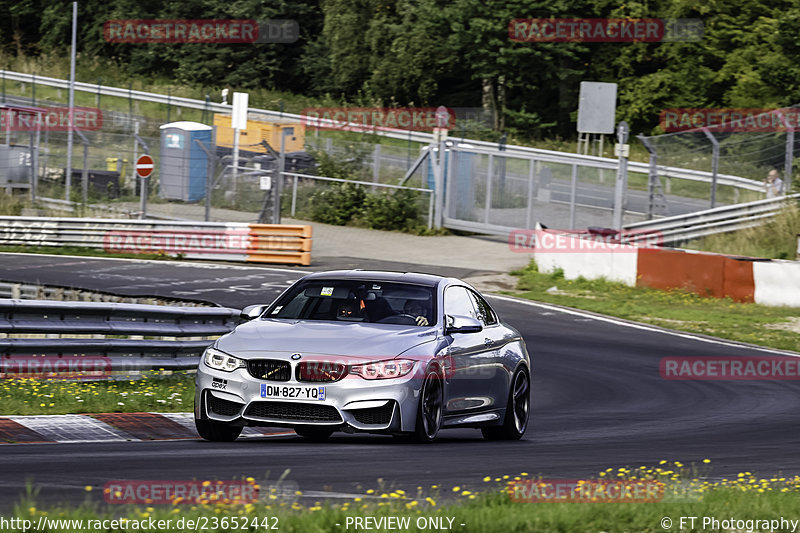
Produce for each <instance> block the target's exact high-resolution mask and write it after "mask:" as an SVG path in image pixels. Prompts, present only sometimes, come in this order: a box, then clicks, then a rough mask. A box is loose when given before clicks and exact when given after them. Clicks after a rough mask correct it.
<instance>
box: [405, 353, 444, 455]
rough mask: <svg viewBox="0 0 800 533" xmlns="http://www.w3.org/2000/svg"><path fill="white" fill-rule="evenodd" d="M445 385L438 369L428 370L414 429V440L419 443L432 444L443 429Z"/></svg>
mask: <svg viewBox="0 0 800 533" xmlns="http://www.w3.org/2000/svg"><path fill="white" fill-rule="evenodd" d="M443 385H444V383H443V380H442V377H441V375H440V374H439V373H438V372H437V371H436V369H432V368H431V369H428V370H427V371H426V372H425V379H424V380H423V381H422V388H421V389H420V391H419V406H418V407H417V423H416V426H415V427H414V434H413V439H414V441H415V442H419V443H430V442H433V441H435V440H436V435H437V434H438V433H439V429H440V428H441V427H442V416H443V414H444V387H443Z"/></svg>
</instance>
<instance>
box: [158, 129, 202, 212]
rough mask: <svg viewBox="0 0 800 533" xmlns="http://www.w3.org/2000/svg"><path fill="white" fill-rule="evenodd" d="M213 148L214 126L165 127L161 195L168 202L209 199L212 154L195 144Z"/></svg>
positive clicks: (162, 141) (162, 149)
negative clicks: (209, 159) (212, 129)
mask: <svg viewBox="0 0 800 533" xmlns="http://www.w3.org/2000/svg"><path fill="white" fill-rule="evenodd" d="M196 140H197V141H200V142H201V143H203V144H204V145H205V146H206V147H207V148H209V149H211V150H212V153H213V147H211V126H206V125H205V124H201V123H199V122H189V121H185V120H184V121H180V122H170V123H169V124H164V125H162V126H161V155H160V157H159V159H160V162H159V170H160V172H159V184H158V195H159V196H160V197H161V198H164V199H165V200H183V201H184V202H196V201H198V200H201V199H203V198H205V196H206V179H207V177H208V155H206V152H205V151H204V150H203V149H202V148H201V147H200V146H199V145H198V144H197V143H196V142H195V141H196Z"/></svg>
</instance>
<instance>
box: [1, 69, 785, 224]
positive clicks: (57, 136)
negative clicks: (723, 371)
mask: <svg viewBox="0 0 800 533" xmlns="http://www.w3.org/2000/svg"><path fill="white" fill-rule="evenodd" d="M66 99H67V93H66V91H65V90H62V89H55V88H52V87H37V86H36V85H32V84H30V83H28V84H25V83H20V82H13V83H12V82H8V83H5V80H3V91H2V102H0V103H2V104H5V105H16V106H27V107H34V108H50V107H61V108H63V107H64V106H65V101H66ZM206 103H208V100H206ZM77 106H82V107H92V108H95V109H96V110H97V111H98V112H99V113H100V115H101V116H102V123H101V125H100V126H98V127H96V128H94V129H81V130H80V131H76V132H74V134H73V152H72V160H71V166H72V172H71V173H69V175H67V172H66V167H67V145H68V132H67V131H65V130H63V129H62V130H52V129H47V128H45V129H41V130H40V131H37V132H35V139H34V134H33V133H32V132H31V131H11V130H5V131H0V142H2V145H0V187H6V188H12V187H16V186H17V185H19V188H20V189H24V188H25V187H24V185H25V184H26V183H32V184H35V185H36V187H35V188H34V190H32V191H30V193H31V194H32V195H34V196H35V197H36V198H37V199H42V198H52V199H55V200H59V201H64V200H71V201H73V202H77V203H82V204H87V203H88V204H103V205H109V206H112V207H114V208H115V209H117V211H116V212H117V213H121V212H126V211H127V212H129V213H130V216H138V215H139V214H140V213H141V211H142V209H143V206H146V207H145V209H146V210H147V213H148V215H150V216H157V217H162V218H175V219H194V220H202V219H205V218H208V219H209V220H230V221H249V222H253V221H257V220H262V221H271V220H274V217H272V216H270V214H271V213H272V209H273V201H272V195H273V194H275V189H277V188H278V185H282V190H281V193H280V194H281V199H282V203H281V205H282V209H281V211H282V213H281V214H282V215H283V216H294V217H297V218H305V219H309V218H310V219H315V220H329V221H330V220H333V221H335V223H343V222H342V220H345V222H344V223H357V224H365V225H372V226H373V227H376V226H377V227H383V226H384V222H383V220H384V219H385V218H387V217H388V216H389V215H388V214H387V210H389V209H390V208H393V209H395V211H397V210H398V207H399V206H397V205H394V206H392V205H391V202H392V201H395V203H396V202H397V201H399V200H400V199H402V200H403V201H405V202H407V203H408V204H409V206H408V209H407V212H406V214H407V215H408V216H411V217H412V218H414V220H415V221H416V222H415V223H416V224H418V225H422V226H427V224H428V220H429V217H430V209H429V204H430V201H431V198H432V194H430V193H423V192H419V191H410V190H409V191H406V192H404V193H402V194H396V190H394V189H391V190H388V189H387V188H384V187H380V185H396V184H398V183H402V184H403V185H404V186H407V187H411V188H412V189H428V190H432V189H434V182H435V180H434V169H433V167H432V165H431V161H430V159H421V156H424V155H425V154H426V153H427V152H426V151H427V150H428V149H430V147H429V145H428V144H427V142H425V143H423V142H421V141H420V140H419V139H416V138H415V136H414V135H412V133H411V132H409V134H408V138H407V139H403V138H399V137H397V136H395V137H393V138H387V137H378V136H377V135H374V134H369V133H353V132H347V131H341V130H326V129H317V128H312V127H308V128H306V127H305V125H304V124H302V123H301V122H298V120H297V118H296V117H292V116H288V115H287V117H285V119H284V118H280V117H279V118H277V119H276V118H275V117H274V116H266V115H264V116H260V115H259V112H258V111H252V110H251V113H250V115H249V117H248V118H249V120H250V121H251V122H253V123H254V124H256V125H257V127H256V129H255V130H253V129H251V128H250V126H249V123H248V130H247V131H246V132H245V131H243V132H242V134H241V137H240V142H239V151H238V159H237V160H236V161H234V159H236V158H235V155H234V148H233V141H232V135H231V133H230V131H231V130H230V128H229V125H230V112H229V111H228V112H223V111H219V110H218V109H217V111H216V112H212V111H211V108H210V107H208V108H206V109H194V108H187V107H179V106H177V105H171V104H169V103H167V104H164V103H155V102H152V101H144V100H143V101H139V100H137V99H136V98H133V97H129V98H125V97H122V96H104V95H101V94H100V91H99V90H98V92H97V94H92V93H87V92H78V93H76V107H77ZM201 107H202V106H201ZM176 121H187V122H193V123H198V124H202V125H204V126H203V129H204V131H205V130H208V131H211V130H212V129H211V126H216V128H215V130H214V131H215V133H213V132H212V133H209V136H208V137H203V138H202V139H200V138H196V137H195V136H194V133H192V131H190V130H191V127H190V129H189V130H186V131H185V132H183V130H181V132H182V133H180V135H177V136H176V134H175V133H174V132H173V133H169V131H167V130H163V129H162V127H163V126H164V125H165V124H167V123H174V122H176ZM226 124H227V126H226ZM184 127H186V126H185V125H184ZM183 133H185V134H186V135H183ZM287 133H288V134H287ZM454 133H455V134H458V133H459V132H458V131H457V130H456V131H455V132H454ZM461 134H462V136H463V135H464V134H466V132H461ZM171 135H172V136H171ZM789 137H790V134H787V133H786V132H783V133H780V132H772V133H713V132H712V135H711V136H709V135H708V134H707V133H706V132H696V131H695V132H682V133H675V134H667V135H662V136H655V137H640V139H642V140H643V142H645V143H646V144H648V145H649V147H650V148H651V150H652V152H653V154H655V162H653V160H652V158H651V163H653V164H652V165H651V166H650V167H649V168H648V166H646V165H643V164H641V163H638V164H637V165H633V164H632V165H631V167H630V168H629V172H628V175H627V181H626V187H625V191H624V195H623V204H624V205H623V206H622V210H623V213H624V216H623V221H624V222H625V223H629V222H634V221H638V220H642V219H644V218H647V217H649V216H652V215H668V214H683V213H689V212H694V211H698V210H702V209H706V208H708V207H710V206H711V202H712V197H713V201H714V202H716V204H717V205H722V204H727V203H736V202H743V201H748V200H753V199H758V198H761V197H763V196H764V193H763V191H761V190H760V187H759V186H754V185H753V183H756V182H752V181H751V180H761V179H763V176H765V175H766V172H767V171H768V170H769V169H770V168H772V167H778V168H779V169H783V167H784V166H785V163H786V161H787V157H789V155H788V154H790V153H791V154H792V155H794V154H795V149H794V144H793V142H791V143H790V141H791V139H789ZM32 143H33V144H34V146H35V149H33V150H32V149H31V144H32ZM282 143H286V146H284V150H283V151H284V154H285V157H286V163H285V170H286V171H288V172H293V173H296V174H300V175H302V176H299V175H290V176H289V177H287V178H286V179H285V180H283V182H282V183H278V182H277V181H276V180H275V179H274V177H275V175H276V170H277V169H278V166H279V157H278V154H277V153H276V152H278V151H280V150H281V147H282ZM472 143H473V142H472V141H469V140H465V139H461V140H460V141H459V140H458V139H457V138H452V137H451V139H450V140H448V141H447V143H446V144H445V146H446V150H448V151H449V152H452V156H450V155H448V157H446V158H445V159H446V160H447V165H449V166H448V167H447V168H445V171H444V175H445V177H446V180H445V183H444V185H443V190H442V191H441V192H442V194H441V196H442V197H443V200H442V203H443V205H442V209H443V213H444V225H445V226H447V227H452V228H456V229H466V230H470V231H484V230H486V229H487V228H489V229H491V230H492V231H493V232H497V231H501V230H502V229H503V228H506V229H507V228H525V227H533V225H534V224H535V223H536V222H540V223H543V224H545V225H548V226H550V227H559V228H585V227H588V226H602V227H610V226H612V224H613V221H612V218H613V210H614V207H615V206H614V187H615V181H616V161H614V160H609V159H603V158H591V157H588V158H587V157H584V156H574V155H572V154H566V153H559V152H548V151H543V150H540V151H536V150H532V149H523V148H520V147H505V146H503V145H491V146H487V145H486V143H474V144H472ZM787 143H790V144H791V149H790V150H788V151H787V149H786V146H787ZM145 152H147V153H149V154H150V155H151V156H152V157H153V158H154V160H155V169H154V172H153V174H152V176H151V177H150V178H148V179H146V180H144V183H145V184H146V185H147V189H146V195H145V200H146V202H144V203H143V202H142V198H141V197H140V194H141V184H142V180H141V179H139V178H137V177H136V173H135V169H134V164H135V161H136V158H137V157H138V156H140V155H141V154H143V153H145ZM178 152H180V153H178ZM208 153H210V154H211V155H212V159H213V161H212V164H211V165H209V164H208V163H207V161H208V158H207V154H208ZM579 159H580V160H579ZM204 161H205V162H204ZM420 162H421V163H420ZM790 166H791V165H790ZM233 167H236V170H234V169H233ZM669 169H672V170H669ZM675 169H678V170H681V172H678V173H677V174H676V172H674V170H675ZM682 169H694V170H696V171H699V172H697V175H696V176H695V175H692V174H691V172H693V171H683V170H682ZM648 170H649V174H648ZM314 174H316V175H319V176H323V177H332V178H336V179H342V178H346V179H349V180H358V181H361V182H363V183H362V184H360V185H358V189H359V191H361V192H364V193H365V194H364V195H363V196H362V195H361V192H358V193H356V194H355V196H354V197H353V198H350V197H349V196H348V195H349V194H350V193H351V192H352V191H348V190H346V187H344V186H343V185H342V184H341V183H340V182H338V181H327V180H322V179H313V178H312V177H308V176H312V175H314ZM710 174H713V175H715V176H720V177H724V176H725V175H730V176H729V177H730V179H728V180H727V181H726V180H722V179H721V180H720V183H718V184H717V185H716V187H712V183H711V181H713V180H710V179H709V175H710ZM33 176H35V178H36V179H33ZM304 176H305V177H304ZM654 176H657V177H658V179H655V178H654ZM4 177H5V179H6V181H3V178H4ZM741 177H744V178H750V179H751V180H748V179H744V180H741V179H740V178H741ZM265 178H273V179H272V180H269V179H266V181H265ZM734 178H735V179H734ZM736 180H739V181H736ZM68 188H69V192H68V191H67V189H68ZM209 188H210V190H211V194H210V197H209V200H208V201H206V196H207V194H206V191H207V189H209ZM362 189H363V191H362ZM712 191H713V192H712ZM26 192H27V191H26ZM403 195H405V196H403ZM353 201H358V202H361V205H360V208H359V209H358V210H356V211H357V212H356V211H353V212H352V213H351V212H350V208H349V207H348V205H349V204H350V203H352V202H353ZM48 205H50V206H51V207H52V206H53V205H55V203H53V202H51V203H50V204H48ZM332 206H333V207H332ZM334 208H335V209H340V208H341V209H343V210H344V215H342V216H341V217H338V216H335V215H333V214H331V213H326V211H331V210H332V209H334ZM368 208H369V209H368ZM335 209H334V210H335ZM400 211H402V210H400ZM365 217H379V218H380V219H381V221H379V222H374V221H373V220H366V221H365V220H364V218H365ZM498 228H499V229H498Z"/></svg>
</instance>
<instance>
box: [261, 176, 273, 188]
mask: <svg viewBox="0 0 800 533" xmlns="http://www.w3.org/2000/svg"><path fill="white" fill-rule="evenodd" d="M258 185H259V187H258V188H259V189H261V190H262V191H268V190H270V189H271V188H272V178H271V177H270V176H261V177H260V178H259V180H258Z"/></svg>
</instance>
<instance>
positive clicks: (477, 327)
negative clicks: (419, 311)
mask: <svg viewBox="0 0 800 533" xmlns="http://www.w3.org/2000/svg"><path fill="white" fill-rule="evenodd" d="M445 322H446V325H445V327H444V334H445V335H452V334H453V333H478V332H479V331H481V330H482V329H483V325H482V324H481V323H480V322H479V321H478V319H476V318H473V317H471V316H460V315H455V316H450V315H447V316H446V317H445Z"/></svg>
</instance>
